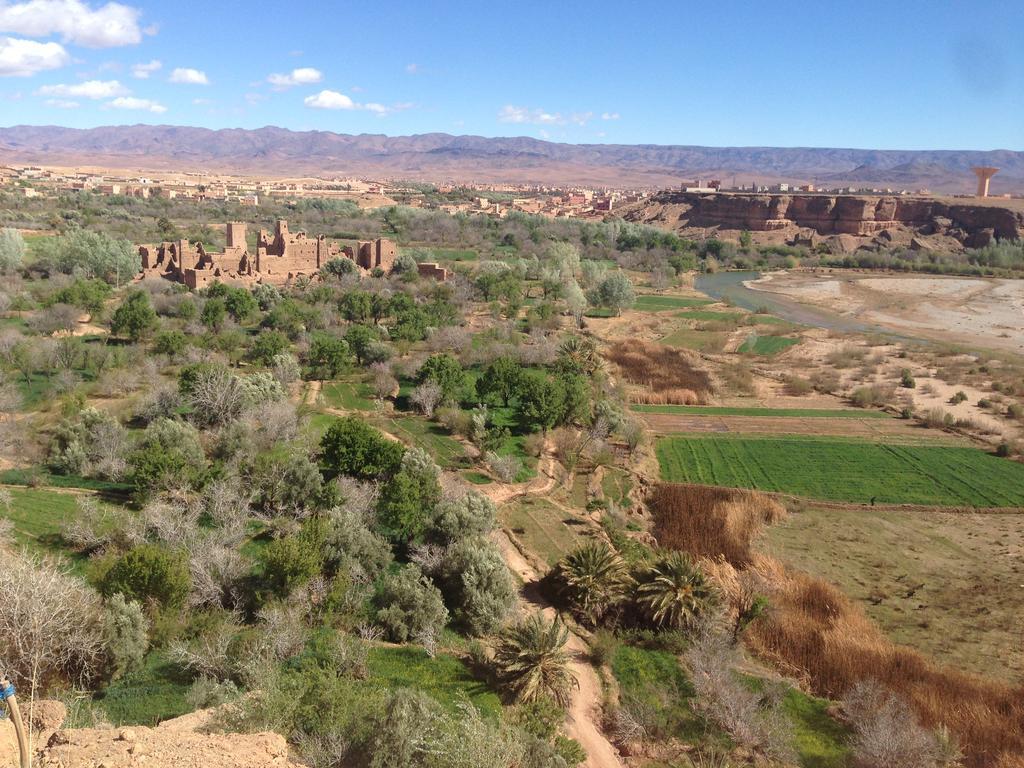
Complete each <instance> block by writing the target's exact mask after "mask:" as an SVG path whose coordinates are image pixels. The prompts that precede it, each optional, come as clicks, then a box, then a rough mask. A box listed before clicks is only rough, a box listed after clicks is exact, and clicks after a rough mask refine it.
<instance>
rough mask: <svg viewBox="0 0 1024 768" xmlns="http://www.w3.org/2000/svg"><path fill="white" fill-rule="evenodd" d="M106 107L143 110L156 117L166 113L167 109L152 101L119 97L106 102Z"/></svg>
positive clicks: (132, 97)
mask: <svg viewBox="0 0 1024 768" xmlns="http://www.w3.org/2000/svg"><path fill="white" fill-rule="evenodd" d="M107 106H109V107H114V109H138V110H145V111H146V112H153V113H155V114H158V115H159V114H162V113H164V112H166V111H167V107H165V106H164V105H163V104H159V103H157V102H155V101H153V100H152V99H137V98H135V97H134V96H121V97H120V98H117V99H114V100H113V101H109V102H107Z"/></svg>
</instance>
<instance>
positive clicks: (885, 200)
mask: <svg viewBox="0 0 1024 768" xmlns="http://www.w3.org/2000/svg"><path fill="white" fill-rule="evenodd" d="M619 213H620V215H622V216H623V217H624V218H625V219H627V220H629V221H638V222H644V223H647V224H653V225H657V226H662V227H665V228H668V229H672V230H674V231H676V232H679V233H681V234H686V235H707V234H710V231H734V232H738V231H741V230H749V231H750V232H752V233H755V235H757V234H761V235H762V236H761V237H760V238H759V239H760V240H761V241H785V242H790V243H802V244H813V242H814V241H815V240H816V239H819V238H820V237H828V236H843V239H842V240H841V241H840V242H842V243H843V244H844V246H847V247H848V246H850V245H853V246H857V245H862V244H865V243H866V242H868V241H872V240H876V241H881V242H880V243H879V244H882V243H884V244H892V245H913V246H914V247H918V248H927V247H934V248H938V249H956V248H963V247H980V246H983V245H987V244H988V243H991V242H992V241H993V240H995V239H1000V240H1017V239H1020V238H1024V204H1021V203H1020V202H1019V201H1005V202H1001V201H998V200H993V199H988V200H984V201H981V200H964V201H962V202H961V201H959V200H956V199H945V200H943V199H936V198H931V197H911V196H859V195H841V196H834V195H818V194H803V195H800V194H796V195H786V194H778V195H755V194H732V193H720V194H701V193H690V192H677V191H672V190H668V191H665V192H660V193H658V194H657V195H654V196H653V197H652V198H650V199H649V200H646V201H644V202H643V203H639V204H636V205H633V206H631V207H629V208H625V209H622V210H621V211H620V212H619ZM844 249H846V248H844Z"/></svg>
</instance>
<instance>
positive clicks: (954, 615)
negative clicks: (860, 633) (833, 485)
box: [763, 505, 1024, 682]
mask: <svg viewBox="0 0 1024 768" xmlns="http://www.w3.org/2000/svg"><path fill="white" fill-rule="evenodd" d="M763 546H764V547H765V548H766V549H767V551H768V552H769V554H771V555H773V556H775V557H778V558H780V559H781V560H783V561H785V562H786V563H789V564H791V565H793V566H794V567H796V568H798V569H800V570H802V571H807V572H808V573H811V574H813V575H814V576H818V577H820V578H824V579H826V580H827V581H830V582H832V583H833V584H836V585H838V586H839V587H841V588H842V590H843V591H844V592H845V593H846V594H848V595H849V596H850V597H852V598H853V599H855V600H857V601H858V602H860V603H861V605H862V606H863V608H864V610H865V611H866V612H867V614H868V616H870V617H871V618H872V619H874V620H875V621H876V622H878V624H879V626H881V628H882V629H883V630H884V631H885V632H886V634H887V635H888V636H889V637H890V638H891V639H892V640H893V641H895V642H897V643H900V644H905V645H910V646H912V647H914V648H917V649H918V650H921V651H924V652H926V653H928V654H929V655H931V656H933V657H935V658H940V659H942V660H943V661H945V662H946V663H948V664H951V665H953V666H956V667H960V668H963V669H966V670H969V671H972V672H975V673H978V674H983V675H989V676H995V677H999V678H1001V679H1005V680H1006V681H1007V682H1012V681H1014V680H1019V679H1020V676H1021V675H1022V674H1024V646H1022V645H1021V642H1020V621H1019V617H1020V616H1021V615H1022V614H1024V590H1022V589H1021V588H1020V584H1021V575H1020V565H1019V562H1020V561H1019V558H1018V557H1017V556H1016V553H1019V552H1021V551H1022V549H1024V514H1013V513H1008V514H1007V513H984V512H981V513H977V514H965V513H962V512H940V511H933V510H927V511H922V510H896V509H891V508H890V509H885V510H880V509H871V508H859V509H848V510H841V511H839V510H835V509H822V508H820V507H814V506H813V505H808V506H807V508H805V509H801V510H799V511H796V512H794V513H792V514H790V515H788V516H787V517H786V518H785V519H783V520H781V521H779V522H777V523H775V524H774V525H771V526H769V527H768V528H767V529H766V530H765V535H764V539H763ZM967 595H969V596H970V597H969V599H965V596H967Z"/></svg>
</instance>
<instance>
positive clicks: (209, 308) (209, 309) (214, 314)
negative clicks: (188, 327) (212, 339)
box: [199, 296, 228, 331]
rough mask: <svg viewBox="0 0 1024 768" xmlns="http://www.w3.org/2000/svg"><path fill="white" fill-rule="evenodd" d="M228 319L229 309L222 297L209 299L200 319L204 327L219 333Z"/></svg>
mask: <svg viewBox="0 0 1024 768" xmlns="http://www.w3.org/2000/svg"><path fill="white" fill-rule="evenodd" d="M227 317H228V308H227V304H226V303H225V301H224V299H223V298H222V297H220V296H214V297H213V298H212V299H207V300H206V303H205V304H204V305H203V311H202V313H201V314H200V315H199V319H200V320H201V321H202V323H203V325H205V326H206V327H207V328H209V329H210V330H211V331H219V330H220V329H221V328H222V327H223V326H224V321H225V320H227Z"/></svg>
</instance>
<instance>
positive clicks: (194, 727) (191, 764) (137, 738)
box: [0, 701, 300, 768]
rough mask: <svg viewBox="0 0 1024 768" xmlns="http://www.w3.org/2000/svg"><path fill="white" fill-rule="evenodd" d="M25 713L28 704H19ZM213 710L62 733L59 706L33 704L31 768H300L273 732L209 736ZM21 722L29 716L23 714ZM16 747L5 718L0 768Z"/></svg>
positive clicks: (12, 760) (9, 765) (12, 761)
mask: <svg viewBox="0 0 1024 768" xmlns="http://www.w3.org/2000/svg"><path fill="white" fill-rule="evenodd" d="M22 706H23V707H25V708H26V709H27V703H23V704H22ZM213 713H214V710H210V709H205V710H199V711H197V712H193V713H192V714H189V715H185V716H183V717H178V718H175V719H173V720H167V721H165V722H163V723H161V724H160V725H159V726H157V727H156V728H145V727H142V726H131V727H125V728H70V729H62V727H61V726H62V725H63V722H64V718H65V714H66V710H65V708H64V705H63V704H61V703H60V702H59V701H40V702H36V705H35V708H34V711H33V716H32V749H31V751H32V753H33V754H32V765H40V766H55V768H72V766H76V767H77V766H81V767H82V768H99V767H101V766H102V767H105V768H139V767H140V766H147V767H148V768H300V764H299V763H295V762H293V761H292V760H291V759H290V757H289V753H288V744H287V742H286V741H285V740H284V738H283V737H282V736H279V735H278V734H276V733H252V734H248V733H211V732H208V726H209V722H210V718H211V716H212V715H213ZM22 714H23V716H25V717H26V718H27V717H28V712H27V711H25V712H23V713H22ZM18 765H19V762H18V742H17V739H16V738H15V735H14V726H13V725H12V724H11V721H10V719H6V720H3V721H0V768H18Z"/></svg>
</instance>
